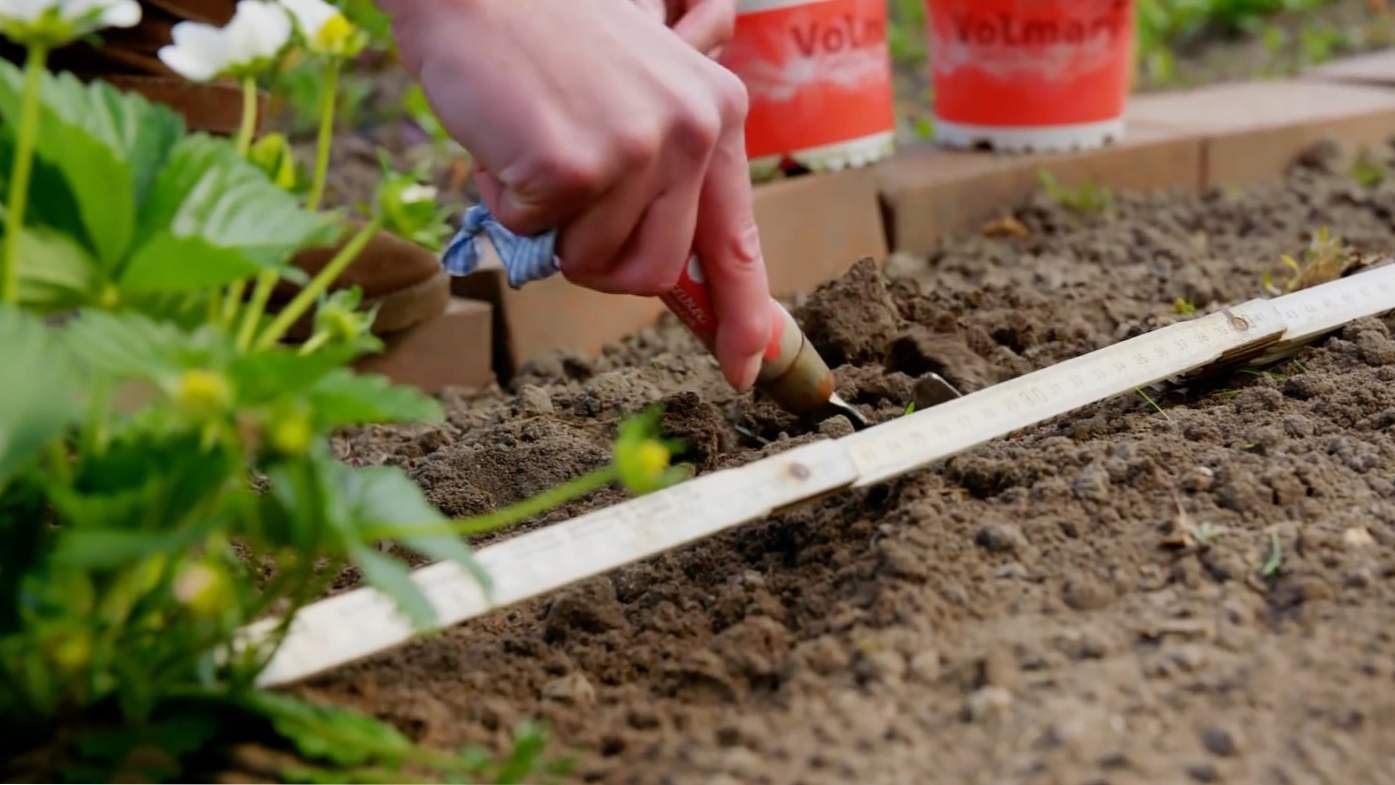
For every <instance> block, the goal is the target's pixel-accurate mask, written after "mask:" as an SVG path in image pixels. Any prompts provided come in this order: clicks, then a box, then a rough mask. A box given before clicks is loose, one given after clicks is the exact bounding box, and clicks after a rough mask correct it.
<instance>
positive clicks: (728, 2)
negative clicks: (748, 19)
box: [633, 0, 736, 59]
mask: <svg viewBox="0 0 1395 785" xmlns="http://www.w3.org/2000/svg"><path fill="white" fill-rule="evenodd" d="M633 1H634V3H635V4H636V5H638V6H640V7H641V8H643V9H644V10H646V11H648V12H649V13H650V14H651V15H652V16H654V17H656V18H658V19H660V20H661V21H663V23H664V24H665V25H667V26H669V27H671V28H673V32H675V33H677V34H678V37H679V38H682V39H683V40H684V41H687V42H688V45H689V46H691V47H693V48H694V49H696V50H698V51H699V52H702V53H703V54H705V55H707V56H708V57H711V58H714V59H715V58H716V57H717V56H718V55H720V54H721V52H722V47H724V46H726V44H727V42H728V41H730V40H731V36H732V33H733V32H734V31H735V29H736V0H633Z"/></svg>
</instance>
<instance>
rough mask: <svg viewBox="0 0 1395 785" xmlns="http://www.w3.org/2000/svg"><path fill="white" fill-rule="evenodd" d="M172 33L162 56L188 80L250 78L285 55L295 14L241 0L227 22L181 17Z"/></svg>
mask: <svg viewBox="0 0 1395 785" xmlns="http://www.w3.org/2000/svg"><path fill="white" fill-rule="evenodd" d="M4 1H5V0H0V2H4ZM172 36H173V38H174V43H173V44H171V45H169V46H165V47H161V48H160V52H159V54H160V59H161V60H162V61H164V63H165V65H167V66H169V67H170V68H171V69H173V70H174V71H175V73H178V74H179V75H180V76H182V77H184V78H185V79H189V80H191V81H195V82H206V81H208V80H209V79H213V78H216V77H219V76H238V77H246V76H251V75H253V74H256V73H258V72H260V71H262V70H265V69H266V67H267V66H269V65H270V64H271V63H272V61H273V60H274V59H275V58H276V55H278V54H280V52H281V50H282V49H283V48H284V47H285V46H286V42H287V41H289V40H290V37H291V19H290V17H289V16H288V15H287V14H286V9H284V8H282V7H281V6H280V5H279V4H278V3H274V2H268V0H240V1H239V2H238V4H237V11H236V12H235V13H234V14H233V18H232V21H231V22H228V24H227V25H226V26H225V27H214V26H213V25H206V24H203V23H202V22H180V23H179V24H177V25H175V26H174V30H173V31H172Z"/></svg>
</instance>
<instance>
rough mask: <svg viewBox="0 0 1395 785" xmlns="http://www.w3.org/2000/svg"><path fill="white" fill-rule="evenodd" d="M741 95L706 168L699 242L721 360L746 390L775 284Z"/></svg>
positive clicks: (766, 330)
mask: <svg viewBox="0 0 1395 785" xmlns="http://www.w3.org/2000/svg"><path fill="white" fill-rule="evenodd" d="M733 78H734V77H733ZM738 87H739V83H738ZM741 96H742V97H741V99H740V100H739V102H738V103H737V105H736V106H733V107H732V109H733V111H732V112H731V113H730V114H729V115H728V124H727V127H726V131H725V132H724V133H723V135H722V137H721V139H720V140H719V141H718V143H717V148H716V150H714V151H713V154H712V160H711V163H710V165H709V167H708V170H707V179H706V181H705V182H704V183H703V187H702V198H701V203H700V206H699V212H698V224H697V237H696V244H695V245H696V248H697V253H698V256H699V257H700V258H701V259H702V265H703V271H704V272H705V273H706V275H707V279H708V281H709V282H710V284H711V291H712V300H713V307H714V308H715V310H716V312H717V324H718V328H717V344H716V347H715V351H716V354H717V361H718V362H719V363H720V364H721V366H722V372H723V373H724V374H725V375H726V377H727V381H729V382H731V383H732V385H733V386H734V387H736V388H737V389H738V390H745V389H747V388H749V387H750V386H751V385H752V384H753V383H754V382H755V380H756V376H757V374H759V373H760V365H761V357H762V354H763V353H764V351H765V348H766V345H767V344H768V343H769V342H770V330H771V324H770V288H769V282H768V281H767V279H766V273H765V260H764V258H763V257H762V256H761V249H760V236H759V234H758V232H757V230H756V222H755V215H754V213H753V207H752V198H751V181H750V172H749V169H748V168H747V163H746V141H745V132H744V128H743V125H744V119H745V100H744V92H743V93H742V94H741Z"/></svg>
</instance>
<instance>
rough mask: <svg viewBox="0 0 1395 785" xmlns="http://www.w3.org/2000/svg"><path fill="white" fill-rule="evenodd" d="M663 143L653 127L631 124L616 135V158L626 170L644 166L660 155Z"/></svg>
mask: <svg viewBox="0 0 1395 785" xmlns="http://www.w3.org/2000/svg"><path fill="white" fill-rule="evenodd" d="M662 141H663V140H662V138H661V135H660V134H659V133H658V132H657V130H656V129H655V128H654V127H653V126H652V125H650V124H639V123H634V124H630V125H628V126H626V127H624V128H622V129H621V130H619V131H618V132H617V133H616V134H615V139H614V145H615V151H616V156H617V158H618V159H619V163H620V164H621V165H622V166H624V167H625V168H631V167H638V166H643V165H644V164H647V163H649V162H650V161H652V160H653V159H654V158H655V157H656V156H657V155H658V153H659V148H660V146H661V145H662Z"/></svg>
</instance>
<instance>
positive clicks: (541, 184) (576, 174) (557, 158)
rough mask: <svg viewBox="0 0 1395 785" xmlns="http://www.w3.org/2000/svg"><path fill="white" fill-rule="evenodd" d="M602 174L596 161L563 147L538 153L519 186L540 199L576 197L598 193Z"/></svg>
mask: <svg viewBox="0 0 1395 785" xmlns="http://www.w3.org/2000/svg"><path fill="white" fill-rule="evenodd" d="M603 177H604V173H603V172H602V170H601V167H600V166H598V165H597V164H596V163H595V161H594V160H592V159H591V158H589V157H587V156H585V155H583V154H581V153H579V152H575V151H569V150H567V149H566V148H562V150H561V151H558V152H552V153H545V154H541V155H539V156H538V158H536V159H535V160H534V161H533V162H532V164H531V165H530V166H529V167H528V168H527V169H526V170H525V171H524V172H523V173H522V176H521V177H520V178H519V184H518V189H519V190H520V191H523V192H526V193H529V194H530V195H532V196H533V197H534V198H536V199H537V200H538V201H548V200H561V199H573V198H578V197H585V196H589V195H592V194H595V193H599V192H600V191H601V190H603V182H602V179H603Z"/></svg>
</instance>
